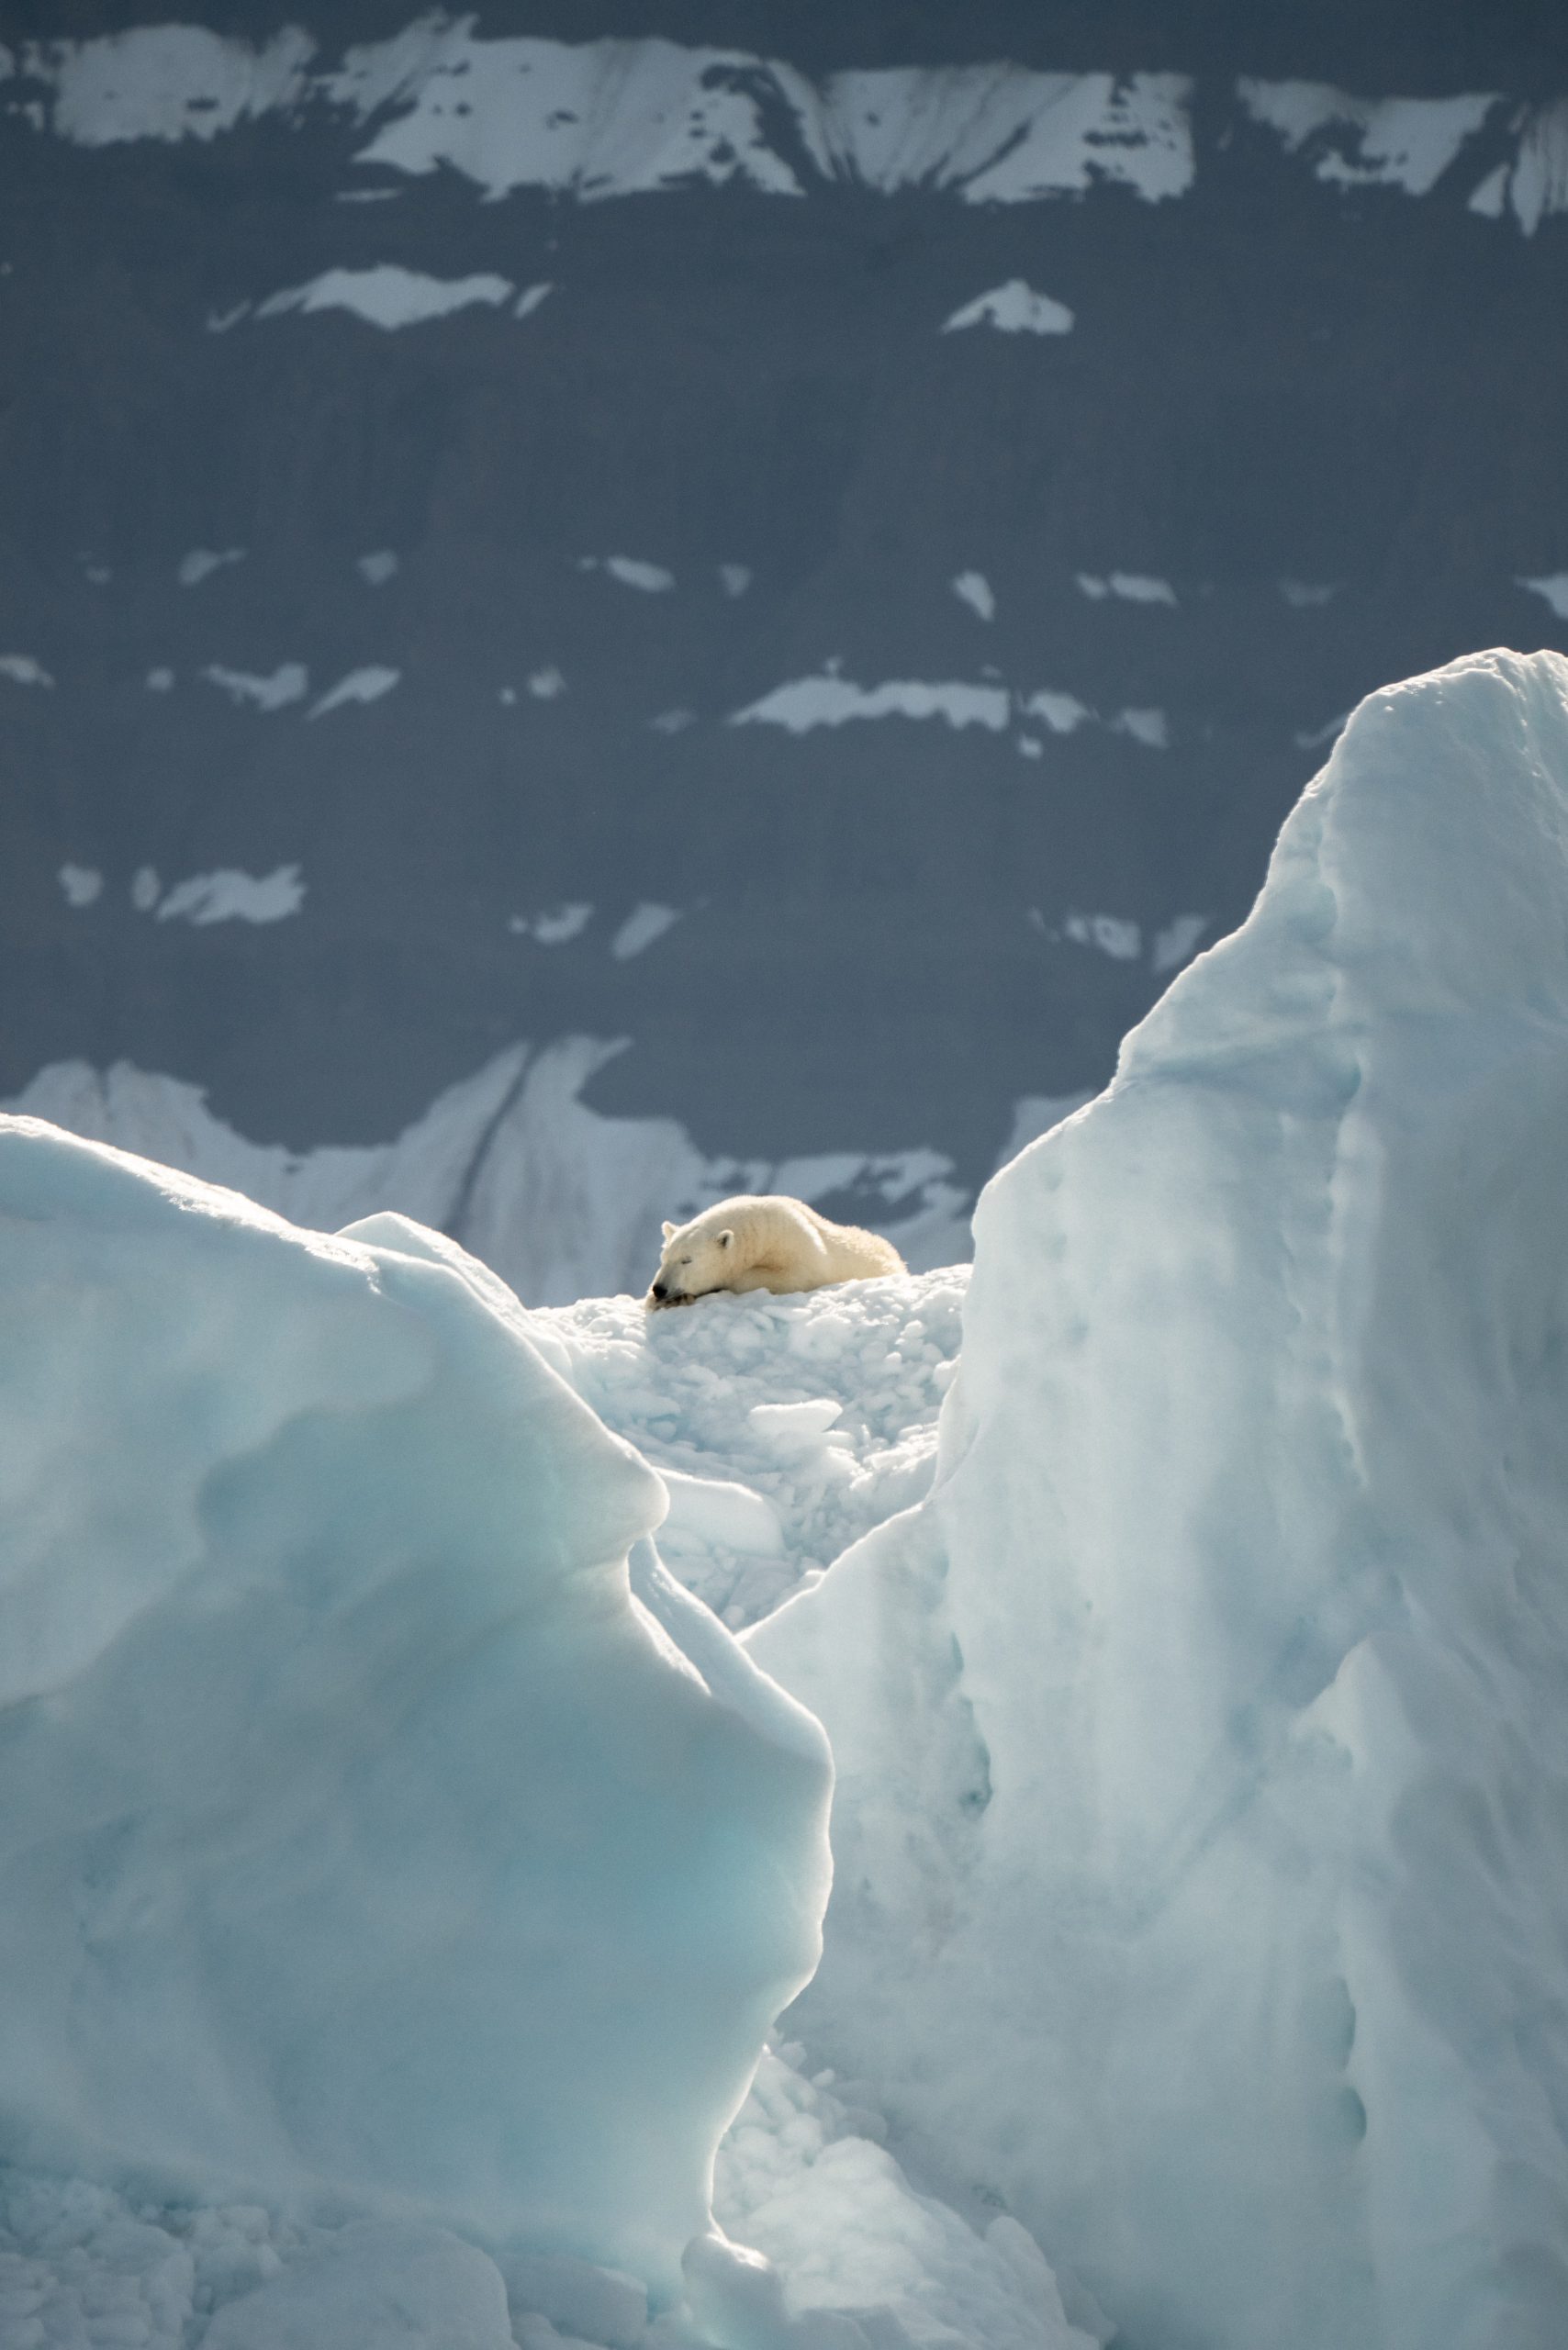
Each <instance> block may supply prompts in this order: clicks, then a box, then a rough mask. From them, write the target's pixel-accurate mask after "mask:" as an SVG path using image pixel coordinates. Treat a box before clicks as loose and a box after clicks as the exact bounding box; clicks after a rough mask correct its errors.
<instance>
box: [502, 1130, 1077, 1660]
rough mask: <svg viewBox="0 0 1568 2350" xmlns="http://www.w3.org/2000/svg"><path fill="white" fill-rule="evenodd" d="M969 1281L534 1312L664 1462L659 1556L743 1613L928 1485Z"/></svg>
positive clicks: (574, 1366) (958, 1273)
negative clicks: (654, 1308)
mask: <svg viewBox="0 0 1568 2350" xmlns="http://www.w3.org/2000/svg"><path fill="white" fill-rule="evenodd" d="M1074 1106H1076V1103H1075V1104H1074ZM648 1270H649V1272H650V1274H651V1273H652V1270H653V1266H652V1264H651V1263H650V1266H649V1269H648ZM968 1283H969V1268H968V1266H967V1265H950V1266H948V1267H946V1269H945V1270H941V1271H937V1272H932V1273H924V1274H920V1275H913V1276H911V1277H910V1278H908V1279H893V1280H890V1281H855V1282H851V1283H846V1284H845V1285H844V1286H842V1287H839V1288H834V1289H826V1290H819V1291H814V1292H810V1293H808V1294H806V1295H802V1296H800V1297H767V1296H761V1295H759V1296H748V1297H727V1296H720V1297H713V1298H705V1299H703V1300H702V1301H701V1302H700V1304H698V1305H694V1306H690V1307H689V1308H686V1309H685V1310H683V1311H682V1312H680V1313H676V1314H658V1315H651V1316H650V1315H647V1314H646V1313H645V1312H644V1308H643V1306H642V1304H640V1303H639V1302H638V1301H637V1300H636V1299H633V1298H630V1297H607V1298H584V1299H583V1300H582V1301H581V1303H580V1304H576V1305H568V1306H562V1307H559V1308H556V1309H554V1310H551V1311H546V1312H542V1313H536V1314H534V1315H532V1316H531V1317H530V1322H529V1328H530V1331H531V1334H532V1337H533V1341H534V1344H535V1345H536V1346H537V1347H538V1348H539V1350H540V1352H541V1353H542V1354H543V1356H544V1358H545V1360H546V1361H548V1362H549V1363H550V1364H551V1366H552V1367H553V1368H554V1370H556V1371H559V1372H560V1374H561V1376H562V1377H563V1378H564V1379H566V1381H568V1382H569V1383H570V1384H571V1385H572V1386H573V1387H574V1388H575V1389H576V1390H577V1393H578V1394H579V1395H580V1396H581V1397H582V1398H583V1401H584V1402H585V1403H587V1404H591V1405H592V1406H593V1408H594V1410H595V1411H596V1412H597V1413H598V1414H599V1417H600V1418H601V1419H602V1420H603V1421H604V1423H605V1425H606V1426H607V1427H610V1428H613V1429H614V1430H615V1432H616V1434H617V1435H618V1436H623V1437H626V1438H629V1439H630V1440H631V1442H632V1443H633V1444H635V1445H636V1446H637V1448H638V1449H639V1450H640V1451H641V1452H642V1453H643V1455H644V1458H645V1459H646V1460H650V1461H652V1463H653V1464H654V1466H655V1468H656V1469H657V1470H659V1471H660V1472H661V1473H662V1474H663V1476H664V1478H665V1482H666V1484H667V1485H668V1487H669V1494H670V1510H669V1516H668V1517H667V1518H666V1520H665V1523H664V1525H663V1526H662V1527H660V1529H659V1537H658V1544H659V1553H660V1556H661V1557H662V1558H663V1559H664V1561H665V1562H666V1565H667V1566H668V1567H669V1569H670V1571H671V1572H672V1573H674V1574H676V1575H678V1577H679V1579H680V1581H681V1582H682V1583H685V1584H686V1585H687V1587H688V1588H689V1589H690V1590H692V1591H694V1592H696V1593H697V1594H698V1595H699V1596H700V1598H702V1599H703V1600H705V1601H706V1602H707V1604H708V1606H710V1607H711V1608H713V1609H714V1610H715V1612H716V1613H718V1614H719V1615H721V1616H722V1617H724V1618H725V1620H726V1622H728V1623H731V1624H733V1625H737V1626H738V1625H743V1624H749V1623H752V1622H754V1621H756V1618H757V1617H760V1616H763V1615H766V1614H767V1612H768V1610H769V1609H771V1608H773V1607H776V1606H778V1604H779V1602H780V1601H781V1600H782V1599H784V1598H785V1597H786V1596H787V1595H789V1593H790V1591H792V1590H793V1589H794V1588H795V1586H796V1584H797V1583H800V1582H801V1580H802V1579H811V1578H814V1577H816V1576H819V1575H820V1574H821V1573H822V1572H823V1568H825V1567H827V1566H828V1565H830V1564H831V1562H832V1561H834V1559H835V1558H837V1556H838V1554H839V1552H840V1551H841V1550H846V1548H847V1547H848V1545H849V1544H850V1543H851V1542H853V1541H855V1540H856V1539H857V1538H858V1537H859V1536H860V1535H862V1534H864V1533H865V1532H866V1531H867V1530H868V1528H869V1527H873V1526H875V1525H878V1524H879V1522H880V1521H881V1520H882V1519H883V1518H885V1517H889V1516H891V1515H892V1514H893V1512H894V1511H896V1510H901V1509H904V1508H907V1507H908V1506H909V1505H910V1504H911V1503H913V1502H915V1501H917V1500H919V1498H920V1496H921V1495H922V1494H924V1492H925V1490H926V1488H927V1486H928V1485H929V1483H930V1482H931V1472H932V1465H933V1462H934V1460H935V1449H936V1416H937V1412H938V1410H939V1409H940V1406H941V1402H942V1397H943V1395H944V1394H945V1393H946V1388H947V1383H948V1382H949V1380H950V1379H951V1377H952V1375H953V1361H954V1358H955V1356H956V1355H957V1353H958V1325H959V1315H960V1314H961V1312H962V1308H963V1300H964V1292H965V1290H966V1288H967V1287H968Z"/></svg>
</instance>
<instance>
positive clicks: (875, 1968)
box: [749, 653, 1568, 2350]
mask: <svg viewBox="0 0 1568 2350" xmlns="http://www.w3.org/2000/svg"><path fill="white" fill-rule="evenodd" d="M1565 1169H1568V662H1564V661H1563V660H1562V658H1561V657H1560V656H1559V655H1555V654H1539V655H1532V656H1530V657H1529V658H1528V659H1527V658H1523V657H1520V656H1519V655H1514V654H1510V653H1491V654H1484V655H1475V656H1473V657H1472V658H1469V659H1466V660H1463V661H1460V662H1457V663H1455V664H1454V665H1453V666H1451V667H1449V668H1446V669H1443V670H1440V671H1438V672H1436V673H1435V674H1433V675H1431V676H1428V677H1419V678H1417V679H1415V680H1413V681H1411V682H1410V683H1408V684H1406V685H1402V686H1397V687H1394V688H1390V689H1388V690H1387V691H1385V692H1382V693H1378V694H1374V695H1373V696H1372V698H1371V699H1369V700H1368V701H1366V702H1364V703H1363V704H1362V705H1361V709H1360V710H1359V711H1357V712H1356V714H1355V715H1354V717H1353V718H1352V719H1351V721H1350V724H1349V726H1348V727H1347V729H1346V731H1345V733H1343V735H1342V736H1341V738H1340V740H1339V742H1338V745H1337V747H1336V748H1335V750H1334V752H1333V754H1332V755H1331V757H1330V759H1329V761H1328V764H1327V767H1326V768H1325V769H1324V771H1323V773H1322V774H1321V775H1320V776H1319V777H1318V778H1317V779H1316V782H1315V783H1314V784H1313V785H1312V786H1311V787H1310V789H1308V790H1307V792H1306V794H1305V797H1304V798H1303V800H1302V801H1301V803H1300V804H1299V806H1298V807H1297V808H1296V809H1295V811H1294V813H1293V814H1292V816H1291V817H1290V819H1289V821H1288V822H1287V823H1286V825H1285V827H1284V830H1283V832H1282V835H1281V839H1280V842H1279V845H1278V848H1277V850H1276V852H1275V855H1274V857H1273V860H1272V863H1271V867H1270V870H1269V876H1268V879H1267V882H1266V885H1265V887H1264V889H1263V891H1262V894H1261V896H1260V899H1259V901H1258V903H1257V905H1256V907H1255V908H1254V910H1253V912H1252V913H1251V915H1250V916H1249V919H1248V921H1247V922H1246V923H1244V924H1243V926H1242V927H1241V929H1240V930H1239V931H1238V932H1237V934H1235V935H1234V936H1233V937H1231V938H1229V939H1227V940H1226V941H1225V942H1223V943H1222V944H1221V945H1220V946H1217V947H1215V948H1214V949H1213V950H1212V951H1210V952H1209V953H1207V954H1205V955H1203V956H1201V957H1199V958H1198V959H1197V961H1196V962H1195V963H1193V965H1192V966H1191V967H1190V968H1188V969H1187V970H1185V971H1184V972H1183V973H1182V975H1181V976H1180V978H1178V979H1176V980H1175V982H1174V983H1173V985H1172V986H1171V988H1170V991H1169V993H1168V994H1167V995H1166V996H1165V997H1164V999H1163V1000H1162V1002H1160V1003H1159V1005H1158V1006H1157V1007H1156V1008H1155V1010H1154V1011H1153V1012H1152V1013H1150V1014H1149V1016H1148V1019H1147V1020H1146V1021H1145V1022H1144V1023H1143V1024H1142V1026H1141V1027H1140V1028H1139V1029H1138V1030H1137V1032H1136V1033H1135V1034H1134V1035H1132V1036H1131V1037H1130V1038H1129V1039H1128V1040H1127V1043H1126V1046H1125V1048H1124V1051H1123V1055H1122V1059H1121V1064H1120V1067H1119V1069H1118V1071H1117V1074H1116V1077H1115V1079H1114V1082H1113V1084H1112V1085H1111V1087H1110V1089H1109V1091H1107V1092H1106V1093H1105V1094H1104V1095H1103V1097H1102V1098H1101V1099H1100V1100H1099V1101H1097V1102H1094V1103H1093V1104H1092V1105H1091V1106H1090V1107H1089V1108H1087V1109H1086V1110H1084V1111H1082V1112H1081V1113H1079V1114H1078V1115H1077V1116H1075V1117H1072V1118H1070V1119H1069V1120H1068V1121H1067V1122H1066V1123H1065V1124H1064V1125H1059V1126H1058V1127H1057V1128H1056V1129H1055V1131H1054V1132H1052V1133H1051V1134H1049V1135H1047V1136H1045V1137H1044V1138H1043V1139H1041V1140H1040V1141H1038V1142H1037V1143H1036V1144H1034V1145H1033V1146H1032V1147H1030V1148H1028V1149H1027V1150H1025V1152H1024V1153H1023V1154H1022V1156H1021V1157H1020V1158H1016V1159H1015V1160H1014V1162H1013V1163H1012V1164H1011V1165H1010V1166H1009V1167H1007V1168H1006V1169H1003V1170H1002V1173H1001V1174H1000V1175H998V1176H997V1177H996V1179H995V1180H994V1181H992V1183H991V1186H990V1187H989V1189H988V1190H987V1192H985V1194H984V1195H983V1197H982V1199H981V1202H980V1210H979V1213H978V1214H977V1216H976V1219H975V1233H976V1243H977V1247H976V1256H975V1268H974V1277H973V1285H972V1287H971V1290H970V1292H969V1303H968V1305H967V1308H966V1312H965V1322H964V1345H963V1352H962V1356H961V1358H960V1363H959V1370H958V1379H957V1381H956V1382H955V1385H954V1387H953V1389H952V1391H951V1393H950V1394H949V1396H948V1398H947V1401H946V1405H945V1408H944V1416H943V1421H942V1427H941V1442H940V1449H939V1454H938V1462H937V1472H936V1481H935V1488H934V1491H933V1494H932V1496H931V1498H930V1499H929V1500H928V1501H927V1502H925V1503H924V1504H922V1505H920V1506H919V1507H918V1508H916V1509H915V1510H913V1511H912V1512H910V1513H908V1514H907V1515H906V1516H904V1517H903V1518H901V1519H897V1520H893V1521H891V1522H890V1524H889V1525H887V1526H885V1527H881V1528H879V1530H878V1531H877V1532H876V1533H874V1534H872V1535H870V1536H868V1538H867V1539H865V1540H864V1541H863V1542H861V1543H860V1544H859V1545H857V1548H856V1549H855V1550H852V1551H851V1552H849V1553H848V1554H846V1557H845V1558H844V1560H842V1561H840V1563H839V1564H838V1565H837V1566H835V1567H834V1569H832V1571H831V1572H829V1574H828V1575H827V1576H826V1578H825V1579H824V1580H823V1582H822V1583H821V1584H819V1585H818V1586H817V1587H816V1588H815V1589H814V1590H812V1591H810V1592H809V1593H806V1594H804V1595H801V1597H799V1598H797V1599H795V1600H794V1601H793V1602H792V1603H791V1604H790V1606H787V1607H786V1608H785V1609H784V1610H783V1611H782V1612H781V1613H780V1614H779V1615H778V1616H776V1617H774V1618H773V1619H772V1620H771V1621H769V1622H767V1623H765V1624H764V1625H762V1626H760V1627H759V1628H757V1630H756V1632H755V1633H754V1634H753V1635H752V1636H751V1639H750V1641H749V1647H750V1651H751V1653H752V1655H753V1656H755V1657H756V1658H757V1659H758V1660H759V1661H761V1662H764V1663H765V1664H766V1665H767V1667H768V1669H769V1670H770V1671H772V1672H774V1673H777V1674H778V1676H779V1678H781V1679H782V1680H783V1681H784V1682H785V1684H786V1685H787V1686H788V1687H790V1689H792V1690H793V1691H794V1693H795V1694H796V1695H799V1696H801V1698H802V1699H803V1700H804V1701H805V1702H807V1703H808V1704H811V1705H812V1706H813V1707H816V1708H817V1710H819V1711H820V1713H821V1715H822V1717H823V1720H824V1721H825V1723H826V1726H827V1728H828V1729H829V1732H830V1735H831V1736H832V1737H833V1740H834V1749H835V1755H836V1760H837V1763H838V1770H839V1791H838V1796H837V1798H836V1801H835V1813H834V1846H835V1855H836V1861H837V1870H838V1879H837V1881H838V1886H839V1888H840V1889H839V1891H838V1892H837V1893H836V1894H835V1896H834V1904H833V1907H832V1908H831V1910H830V1913H829V1920H828V1932H827V1953H826V1957H825V1961H824V1964H823V1970H822V1974H821V1975H820V1977H819V1979H818V1981H817V1983H816V1984H814V1985H813V1986H812V1988H811V1989H810V1990H809V1991H808V1993H807V1994H806V1996H805V1997H804V1998H803V1999H802V2001H801V2005H800V2007H799V2009H797V2011H796V2015H797V2019H798V2020H796V2021H794V2022H793V2024H792V2029H794V2030H796V2031H799V2032H800V2033H801V2034H802V2035H803V2036H804V2037H806V2038H807V2039H808V2040H809V2041H810V2042H811V2044H812V2049H813V2052H819V2051H820V2052H821V2053H823V2055H825V2056H827V2057H828V2058H830V2059H831V2060H832V2061H833V2062H834V2063H836V2064H838V2065H842V2066H843V2067H844V2068H845V2069H846V2070H848V2071H852V2072H856V2073H868V2074H870V2075H871V2076H874V2077H875V2078H877V2080H878V2081H879V2087H880V2088H881V2090H882V2092H883V2095H884V2097H885V2099H886V2102H887V2105H888V2109H889V2111H890V2116H891V2117H892V2118H893V2119H894V2120H895V2121H897V2122H902V2125H903V2126H904V2128H905V2129H906V2130H907V2131H909V2132H913V2143H915V2144H916V2145H918V2144H919V2143H921V2141H922V2140H923V2139H924V2141H926V2142H927V2143H929V2144H930V2146H931V2147H933V2148H934V2149H938V2150H939V2154H940V2160H941V2162H942V2164H943V2165H944V2168H945V2172H946V2175H948V2176H951V2175H954V2174H955V2173H957V2174H958V2175H959V2176H967V2177H969V2178H971V2179H974V2180H977V2181H980V2182H982V2183H984V2184H987V2185H989V2186H990V2187H991V2188H992V2189H993V2191H995V2192H997V2193H999V2194H1001V2195H1002V2196H1003V2197H1004V2198H1005V2199H1006V2200H1007V2202H1008V2204H1009V2205H1010V2206H1011V2208H1012V2210H1014V2211H1015V2212H1016V2213H1017V2215H1018V2217H1019V2218H1020V2220H1022V2221H1025V2223H1026V2224H1027V2226H1028V2227H1029V2228H1030V2230H1031V2231H1032V2232H1033V2233H1035V2235H1036V2236H1037V2238H1038V2239H1039V2242H1040V2243H1041V2244H1042V2245H1043V2247H1044V2249H1045V2252H1046V2254H1047V2257H1048V2258H1049V2259H1050V2261H1051V2262H1052V2264H1053V2266H1058V2265H1060V2266H1065V2267H1066V2268H1069V2269H1071V2270H1073V2271H1076V2272H1079V2273H1080V2274H1081V2277H1082V2278H1083V2280H1084V2282H1085V2284H1086V2285H1087V2287H1088V2288H1089V2289H1090V2291H1091V2292H1092V2294H1093V2295H1094V2296H1095V2297H1096V2298H1097V2300H1099V2301H1100V2302H1101V2303H1103V2307H1104V2310H1105V2311H1106V2314H1107V2316H1108V2318H1109V2319H1110V2320H1111V2321H1112V2322H1114V2324H1115V2325H1116V2326H1117V2327H1118V2328H1119V2329H1120V2331H1119V2332H1118V2333H1117V2337H1116V2338H1117V2340H1118V2341H1121V2340H1126V2342H1128V2343H1129V2344H1137V2345H1139V2350H1142V2345H1144V2344H1175V2343H1182V2344H1188V2343H1193V2344H1197V2343H1202V2344H1204V2350H1258V2345H1259V2344H1269V2345H1270V2350H1345V2345H1347V2344H1352V2343H1353V2344H1356V2350H1431V2345H1433V2344H1438V2343H1440V2344H1442V2345H1443V2350H1484V2345H1488V2346H1490V2350H1495V2345H1496V2344H1502V2343H1504V2342H1506V2343H1508V2344H1520V2345H1523V2344H1531V2345H1536V2344H1540V2345H1545V2344H1549V2343H1556V2342H1560V2341H1562V2340H1564V2339H1568V2143H1565V2133H1568V1571H1565V1550H1568V1177H1565Z"/></svg>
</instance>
